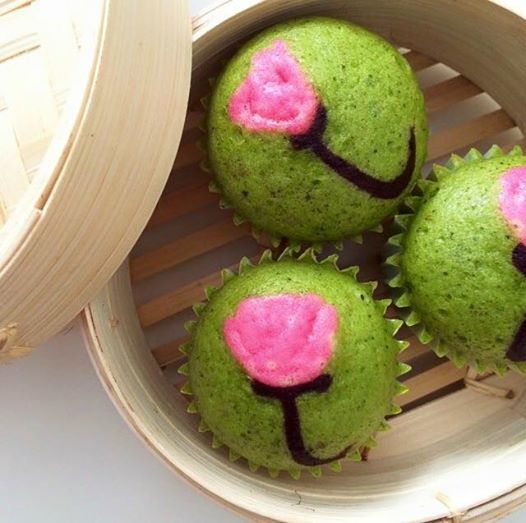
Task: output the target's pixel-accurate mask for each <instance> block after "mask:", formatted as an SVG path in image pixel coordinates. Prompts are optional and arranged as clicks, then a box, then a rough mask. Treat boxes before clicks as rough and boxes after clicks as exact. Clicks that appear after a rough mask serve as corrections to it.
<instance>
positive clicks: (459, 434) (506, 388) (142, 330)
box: [83, 0, 526, 523]
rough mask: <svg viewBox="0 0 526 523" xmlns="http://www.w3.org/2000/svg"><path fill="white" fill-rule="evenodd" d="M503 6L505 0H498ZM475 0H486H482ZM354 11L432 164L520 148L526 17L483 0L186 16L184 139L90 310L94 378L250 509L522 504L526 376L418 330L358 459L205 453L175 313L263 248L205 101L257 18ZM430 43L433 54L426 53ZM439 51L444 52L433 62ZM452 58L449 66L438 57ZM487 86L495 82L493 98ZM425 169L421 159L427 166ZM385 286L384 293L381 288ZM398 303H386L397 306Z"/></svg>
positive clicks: (374, 517)
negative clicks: (397, 407) (216, 174)
mask: <svg viewBox="0 0 526 523" xmlns="http://www.w3.org/2000/svg"><path fill="white" fill-rule="evenodd" d="M500 3H504V2H503V1H502V0H501V2H500ZM482 4H483V7H481V6H482ZM312 12H316V13H324V14H330V15H336V16H343V17H348V18H350V19H352V20H355V21H357V22H358V23H361V24H363V25H365V26H368V27H371V28H372V29H373V30H376V31H378V32H381V33H383V34H384V35H386V36H388V37H389V38H391V39H392V40H393V41H395V42H396V43H398V44H400V45H404V46H407V47H411V48H413V49H418V51H416V50H413V51H409V52H407V51H403V52H406V57H407V59H408V61H409V62H410V64H411V66H412V67H413V69H414V70H415V71H416V72H417V76H418V78H419V80H420V82H421V84H422V87H423V90H424V93H425V99H426V105H427V110H428V112H429V114H430V122H431V137H430V143H429V160H430V162H434V161H442V160H443V159H444V158H445V157H446V156H448V155H449V154H450V153H452V152H457V153H459V154H462V153H465V152H467V150H468V149H469V148H470V147H472V146H477V147H480V148H481V149H485V148H487V147H489V146H490V145H491V144H492V143H499V144H501V145H502V146H503V147H504V148H506V149H509V148H511V147H513V146H514V145H516V144H521V145H524V144H525V139H524V136H523V133H522V131H521V128H522V129H524V123H526V106H525V105H524V103H523V100H522V99H521V96H522V95H521V93H520V92H519V91H521V88H520V86H521V84H523V82H524V81H525V80H526V55H525V54H524V53H522V52H520V50H519V48H520V44H519V42H523V41H526V21H524V20H523V19H522V18H520V17H518V16H516V15H514V14H512V13H510V12H509V11H505V10H503V9H501V8H498V7H496V6H495V5H494V3H492V2H489V1H483V2H481V1H480V0H464V1H463V2H458V1H454V0H444V1H441V2H436V1H434V0H401V1H399V2H391V1H389V0H355V1H353V2H348V1H343V0H341V1H338V0H330V1H328V0H323V1H322V0H318V1H316V0H307V1H305V0H301V1H300V0H293V1H290V2H280V1H278V0H266V1H265V0H251V1H249V2H236V1H227V2H224V3H223V4H221V5H219V6H217V7H215V8H214V9H212V10H210V11H208V12H207V13H205V14H203V15H202V16H201V17H199V18H197V19H196V20H195V21H194V75H193V82H192V90H191V102H190V106H189V111H188V114H187V121H186V127H185V133H184V136H183V141H182V146H181V148H180V151H179V154H178V156H177V159H176V162H175V165H174V169H173V173H172V177H171V179H170V181H169V183H168V186H167V188H166V190H165V193H164V195H163V197H162V198H161V200H160V201H159V204H158V206H157V208H156V210H155V212H154V214H153V216H152V218H151V220H150V222H149V224H148V227H147V229H146V230H145V232H144V233H143V235H142V237H141V239H140V240H139V242H138V243H137V244H136V246H135V249H134V251H133V252H132V255H131V257H130V261H129V264H125V265H124V266H122V267H121V269H120V270H119V272H118V273H117V274H116V276H115V277H114V278H113V279H112V280H111V282H110V283H109V284H108V285H107V286H106V288H105V289H104V290H103V292H102V293H101V294H100V295H99V296H98V297H97V299H96V300H94V301H93V302H92V303H91V304H90V306H89V307H88V308H87V309H86V310H85V312H84V315H83V322H84V327H85V336H86V341H87V344H88V346H89V349H90V354H91V355H92V358H93V360H94V363H95V365H96V368H97V370H98V372H99V374H100V377H101V380H102V382H103V383H104V385H105V386H106V388H107V389H108V391H109V393H110V395H111V397H112V398H113V399H114V401H115V403H116V404H117V406H118V407H119V408H120V410H121V411H122V413H123V415H124V417H125V418H126V420H127V421H128V422H129V423H130V425H131V426H132V427H133V428H134V430H136V431H137V432H138V433H139V435H140V436H141V438H142V439H143V440H144V441H145V443H146V444H147V445H148V446H149V447H150V448H152V449H153V450H154V451H155V452H156V453H157V454H158V455H159V456H160V457H161V458H162V459H163V460H164V461H165V462H166V463H168V464H169V465H170V466H171V467H172V468H174V469H175V470H176V471H177V472H178V473H180V474H182V475H183V476H184V477H185V478H186V479H188V480H189V481H190V482H191V483H192V484H194V485H196V486H197V487H198V488H200V489H202V490H203V491H205V492H207V493H208V494H210V495H212V496H214V497H215V498H217V499H219V500H221V501H222V502H224V503H225V504H227V505H228V506H229V507H231V508H233V509H234V510H237V511H239V512H240V513H242V514H243V515H246V516H249V517H251V518H255V519H256V520H257V521H286V522H295V523H299V522H301V523H305V522H308V523H311V522H312V523H314V522H316V523H318V522H319V523H322V522H323V523H327V522H338V523H343V522H346V521H374V522H384V521H385V522H393V521H400V522H409V521H455V522H456V521H489V520H492V519H493V518H496V517H498V516H499V515H502V514H505V513H506V512H507V511H509V510H512V509H513V508H515V507H516V506H518V505H519V504H521V503H523V502H524V501H525V500H526V419H525V418H526V380H525V379H524V378H523V377H520V376H517V375H515V374H513V373H509V374H508V375H506V376H505V377H504V378H497V377H495V376H491V375H485V376H477V375H476V374H475V373H474V372H473V371H472V370H470V369H457V368H455V367H454V366H453V365H452V364H451V363H449V362H448V361H447V360H443V359H439V358H437V357H436V356H435V355H434V354H433V353H431V352H430V351H429V350H427V349H426V348H425V347H423V346H422V345H421V344H419V343H418V341H417V340H416V339H415V338H414V337H412V336H411V333H410V332H409V331H408V330H405V331H403V333H402V335H403V336H404V337H406V339H409V341H410V342H411V346H410V348H409V349H408V350H407V351H405V352H404V353H402V359H403V360H404V361H407V362H409V363H410V364H411V365H412V366H413V370H412V372H411V373H410V374H408V375H407V376H405V382H406V385H408V386H409V387H410V391H409V393H408V394H406V395H404V396H402V397H401V398H400V404H401V405H402V406H403V407H404V413H403V414H402V415H400V416H397V417H396V418H394V419H393V420H392V425H393V428H392V430H391V431H389V432H387V433H384V434H382V435H381V437H380V441H379V447H378V448H376V449H373V450H372V451H371V453H370V455H369V461H368V462H367V463H358V464H356V463H348V464H345V466H344V470H343V472H342V473H340V474H334V473H331V472H327V473H326V474H325V473H324V476H323V478H322V479H315V478H310V477H305V476H302V479H301V480H300V481H295V480H292V479H290V478H288V477H285V475H283V474H282V475H281V476H280V477H279V478H278V479H270V478H269V477H268V476H266V474H265V473H258V474H254V473H252V472H250V471H249V470H248V467H247V466H246V464H245V463H244V462H243V461H242V460H240V461H239V462H236V463H231V462H230V461H229V460H228V455H227V453H226V452H222V451H218V450H213V449H212V448H211V446H210V438H209V435H207V434H200V433H199V432H198V431H197V424H198V420H197V419H196V417H193V416H190V415H189V414H187V413H186V406H187V400H186V399H185V397H184V396H183V395H181V394H180V393H179V391H178V390H177V389H178V388H180V386H181V385H182V381H181V379H180V377H179V376H178V375H177V373H176V372H175V371H176V369H177V368H178V366H179V365H180V364H181V363H182V362H183V361H184V357H183V356H182V355H181V354H180V353H179V351H178V346H179V345H180V344H181V343H182V342H184V341H185V339H186V337H185V334H184V330H183V323H184V321H186V320H188V319H189V318H191V317H192V313H191V311H190V306H191V305H192V304H193V303H194V302H196V301H199V300H202V299H203V296H204V288H205V287H206V286H208V285H214V284H217V283H218V282H219V272H218V271H219V269H220V268H222V267H225V266H230V265H235V263H236V262H237V261H238V260H239V258H240V257H241V256H242V255H247V256H249V257H254V256H257V255H258V253H259V252H261V249H262V248H263V247H262V246H261V245H258V244H257V243H256V242H255V241H254V240H253V239H252V238H251V237H250V235H249V229H248V227H236V226H234V225H233V224H232V221H231V217H230V215H229V214H228V213H225V211H219V210H218V208H217V198H216V197H215V196H214V195H211V194H210V193H209V192H208V190H207V181H208V178H207V176H206V175H204V174H203V173H202V172H200V170H199V168H198V165H197V164H198V162H199V160H200V159H201V158H202V153H201V152H200V150H199V149H198V148H197V147H196V146H195V143H196V140H197V138H198V136H199V131H197V125H198V122H199V120H200V118H201V117H202V110H201V108H200V104H199V99H200V97H201V96H202V95H204V94H205V93H206V92H207V91H208V89H209V84H208V82H207V81H206V80H207V78H208V77H210V76H214V75H215V74H217V71H218V68H219V64H220V63H221V59H222V58H223V57H224V56H228V55H229V54H231V53H232V50H233V48H234V46H235V45H236V42H237V41H238V40H239V39H240V38H245V37H246V36H248V35H249V34H250V33H251V32H253V31H254V30H257V29H258V28H260V27H262V26H265V25H268V24H270V23H272V22H274V21H276V20H278V19H282V18H283V17H284V16H289V15H298V14H306V13H312ZM432 51H434V52H432ZM441 62H442V63H441ZM443 63H446V64H448V65H453V66H454V68H455V69H456V70H457V71H460V72H461V73H462V74H458V73H457V72H456V71H455V69H451V68H449V67H446V66H444V65H443ZM486 93H490V94H491V96H489V95H488V94H486ZM427 168H429V165H428V166H427ZM366 239H367V242H366V244H367V245H366V246H358V245H356V244H353V243H351V242H347V243H346V245H345V249H344V252H343V255H342V257H343V260H344V263H345V264H347V263H353V264H354V263H359V264H360V265H361V266H362V271H361V278H362V279H363V280H368V279H371V278H377V277H379V276H380V274H379V260H378V255H377V253H378V251H379V248H380V246H381V245H382V242H383V241H384V240H385V237H382V236H381V235H379V234H375V233H370V234H367V237H366ZM378 292H379V297H380V296H381V295H382V293H386V292H387V291H386V289H385V288H383V287H382V286H380V287H379V290H378ZM393 312H394V311H393Z"/></svg>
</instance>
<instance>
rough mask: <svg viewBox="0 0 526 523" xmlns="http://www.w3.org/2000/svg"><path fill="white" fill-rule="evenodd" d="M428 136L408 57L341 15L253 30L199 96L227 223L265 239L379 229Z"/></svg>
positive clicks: (404, 189) (410, 182)
mask: <svg viewBox="0 0 526 523" xmlns="http://www.w3.org/2000/svg"><path fill="white" fill-rule="evenodd" d="M427 136H428V131H427V120H426V113H425V108H424V99H423V96H422V93H421V91H420V89H419V87H418V84H417V81H416V79H415V76H414V74H413V72H412V70H411V68H410V67H409V64H408V63H407V61H406V60H405V59H404V58H403V57H402V56H401V55H400V54H399V53H398V51H397V50H396V49H395V48H394V47H392V46H391V45H390V44H389V43H388V42H386V41H385V40H383V39H382V38H380V37H379V36H377V35H375V34H373V33H370V32H369V31H366V30H365V29H362V28H361V27H358V26H356V25H353V24H351V23H349V22H346V21H343V20H335V19H330V18H305V19H299V20H293V21H289V22H285V23H281V24H279V25H276V26H274V27H271V28H269V29H267V30H266V31H264V32H262V33H261V34H259V35H257V36H256V37H255V38H254V39H252V40H251V41H250V42H249V43H247V44H246V45H244V46H243V47H242V49H241V50H240V51H239V52H238V53H237V54H236V55H235V56H234V58H232V59H231V60H230V62H229V63H228V65H227V66H226V68H225V70H224V71H223V73H222V74H221V76H220V77H219V78H218V80H217V84H216V85H215V89H214V91H213V94H212V97H211V100H210V102H209V113H208V155H209V164H210V167H211V170H212V172H213V174H214V190H217V191H218V192H220V193H221V194H222V199H223V203H224V204H226V205H227V206H231V207H233V208H234V210H235V213H236V221H243V220H245V221H249V222H250V223H251V224H252V226H253V228H254V230H255V231H256V232H261V231H264V232H266V233H269V234H270V235H271V236H272V237H274V238H282V237H286V238H289V239H292V240H295V241H306V242H321V241H339V240H341V239H343V238H345V237H353V236H358V235H359V234H360V233H361V232H363V231H364V230H367V229H372V228H374V227H376V226H378V225H379V224H380V223H381V222H382V221H383V220H384V219H385V218H387V217H389V216H391V215H392V214H393V213H394V212H395V211H396V209H397V207H398V205H399V204H400V202H401V200H402V199H403V198H404V196H405V195H407V193H408V192H410V191H411V189H412V187H413V186H414V184H415V182H416V181H417V179H418V178H419V176H420V168H421V166H422V164H423V162H424V160H425V156H426V142H427Z"/></svg>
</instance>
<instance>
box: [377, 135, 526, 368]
mask: <svg viewBox="0 0 526 523" xmlns="http://www.w3.org/2000/svg"><path fill="white" fill-rule="evenodd" d="M522 155H523V151H522V148H521V147H520V146H515V147H514V148H513V149H512V150H511V151H510V152H509V153H505V152H504V151H503V149H502V148H501V147H499V146H498V145H494V146H492V147H491V148H490V149H489V150H488V151H487V152H486V154H482V153H481V152H480V151H479V150H477V149H475V148H473V149H471V150H470V151H469V152H468V153H467V154H466V155H465V156H464V157H461V156H458V155H456V154H453V155H451V157H450V158H449V160H448V162H447V163H446V165H439V164H435V165H434V166H433V170H432V171H431V173H430V175H429V177H428V178H427V179H422V180H421V181H420V182H419V183H418V184H417V186H416V187H415V190H414V191H413V193H412V194H411V195H410V196H408V197H407V198H406V199H405V200H404V203H403V205H402V207H403V209H404V210H405V212H403V213H401V214H398V215H396V216H395V218H394V234H393V235H392V236H391V237H390V238H389V239H388V240H387V243H386V246H385V262H384V264H383V267H384V273H385V276H386V278H385V281H386V283H387V285H388V286H389V287H390V288H391V289H392V294H393V302H394V304H395V306H396V307H397V308H398V309H399V311H400V315H401V317H402V319H403V321H404V322H405V324H406V325H407V326H408V327H410V328H411V329H412V330H413V332H414V333H415V335H416V336H417V338H418V340H419V341H420V342H421V343H423V344H424V345H429V346H430V348H431V349H432V350H433V351H434V352H435V353H436V354H437V356H439V357H444V356H446V357H447V358H449V359H450V360H451V361H452V362H453V364H454V365H455V366H456V367H458V368H461V367H463V366H464V365H466V364H469V365H470V366H472V367H473V368H474V369H475V370H476V371H477V373H479V374H482V373H484V372H488V371H491V372H494V373H496V374H498V375H499V376H502V375H503V374H504V373H505V372H506V371H507V370H508V368H510V369H514V370H517V371H519V372H521V373H524V372H525V371H526V364H516V363H513V362H511V361H509V362H508V363H498V364H495V363H492V362H486V361H482V360H473V361H468V359H467V358H466V356H465V355H463V354H460V353H459V352H458V351H456V350H454V349H451V348H450V347H447V346H446V344H445V343H444V342H443V341H442V340H441V339H440V338H439V337H437V336H434V335H433V334H432V333H431V332H429V330H428V329H427V328H426V326H425V324H424V322H423V321H422V319H421V317H420V315H419V313H418V311H416V310H415V309H413V307H412V301H411V291H410V289H409V288H408V287H407V282H406V281H405V278H404V274H403V271H402V268H401V265H400V262H401V259H402V257H403V254H404V238H405V235H406V233H407V231H408V230H409V228H410V227H411V224H412V222H413V219H414V217H415V216H416V214H417V213H418V211H419V209H420V207H421V205H422V203H423V202H424V200H425V199H426V198H429V197H431V196H432V195H433V194H434V192H436V191H437V190H438V184H439V183H440V181H441V180H443V179H444V178H445V177H447V176H450V175H451V174H453V173H454V172H455V171H457V170H458V169H459V168H461V167H463V166H465V165H467V164H474V163H479V162H482V161H485V160H491V159H495V158H501V157H506V156H511V157H513V156H522Z"/></svg>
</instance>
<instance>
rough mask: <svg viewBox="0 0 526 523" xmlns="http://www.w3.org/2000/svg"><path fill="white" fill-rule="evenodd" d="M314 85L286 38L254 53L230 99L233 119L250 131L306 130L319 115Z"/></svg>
mask: <svg viewBox="0 0 526 523" xmlns="http://www.w3.org/2000/svg"><path fill="white" fill-rule="evenodd" d="M317 108H318V99H317V96H316V92H315V91H314V88H313V86H312V85H311V83H310V82H309V81H308V79H307V77H306V76H305V74H304V73H303V71H302V70H301V67H300V64H299V63H298V62H297V60H296V59H295V58H294V56H293V55H292V54H291V53H290V52H289V50H288V47H287V44H286V43H285V42H284V41H283V40H276V41H275V42H274V43H273V44H272V45H271V46H270V47H268V48H266V49H263V50H262V51H259V52H258V53H256V54H255V55H254V56H253V57H252V67H251V69H250V72H249V74H248V76H247V78H246V79H245V81H244V82H243V83H242V84H241V85H240V86H239V87H238V88H237V90H236V91H235V93H234V94H233V96H232V97H231V99H230V105H229V115H230V118H231V120H232V121H233V122H235V123H237V124H239V125H241V126H243V127H245V128H246V129H248V130H250V131H256V132H257V131H269V132H282V133H287V134H303V133H306V132H307V131H308V130H309V128H310V127H311V125H312V123H313V121H314V118H315V116H316V110H317Z"/></svg>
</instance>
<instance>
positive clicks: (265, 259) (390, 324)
mask: <svg viewBox="0 0 526 523" xmlns="http://www.w3.org/2000/svg"><path fill="white" fill-rule="evenodd" d="M297 254H298V249H297V248H293V247H287V248H286V249H285V250H284V251H283V252H282V253H281V255H280V256H279V257H278V259H277V260H274V258H273V253H272V251H271V250H266V251H265V252H264V253H263V254H262V256H261V258H260V260H259V261H258V262H257V264H256V265H254V264H252V262H251V261H250V260H249V259H248V258H246V257H244V258H242V259H241V261H240V263H239V269H238V272H237V274H236V273H235V272H233V271H231V270H229V269H223V271H221V280H222V283H221V285H220V286H219V287H212V286H210V287H207V288H206V289H205V295H206V301H204V302H200V303H196V304H195V305H194V306H193V311H194V313H195V315H196V316H197V318H199V316H200V315H201V313H202V312H203V310H204V309H205V308H206V306H207V304H208V302H209V301H210V299H211V298H212V297H213V295H214V294H215V293H216V292H217V291H218V290H219V289H220V288H222V287H223V285H224V284H225V283H227V282H228V281H230V280H231V279H233V278H236V277H237V276H238V275H241V274H244V273H245V272H247V271H250V270H251V269H253V268H254V267H256V266H257V265H262V264H267V263H276V262H278V261H281V260H284V259H287V258H293V259H297V260H298V261H299V262H304V263H316V264H330V265H332V266H333V267H334V268H335V269H336V270H338V271H339V272H341V273H342V274H347V275H349V277H350V278H353V279H354V280H355V281H357V279H356V276H357V274H358V272H359V267H355V266H351V267H347V268H345V269H340V268H339V267H338V255H337V254H333V255H331V256H327V257H326V258H324V259H323V260H318V259H317V257H316V250H315V249H314V248H309V249H307V250H305V251H304V252H303V253H302V254H301V255H299V256H297ZM361 285H363V286H364V287H365V288H366V292H368V293H369V295H370V296H371V298H373V293H374V291H375V289H376V287H377V286H378V282H376V281H372V282H366V283H361ZM373 299H374V298H373ZM375 302H376V303H377V304H379V306H380V307H381V308H382V313H383V314H384V316H385V313H386V311H387V308H388V307H389V306H390V305H391V303H392V300H390V299H384V300H375ZM385 321H386V325H387V328H388V329H389V332H390V334H391V335H392V336H393V337H394V336H395V335H396V333H397V332H398V331H399V330H400V328H401V327H402V325H403V321H402V320H398V319H391V318H385ZM197 323H198V320H191V321H188V322H186V323H185V329H186V330H187V332H188V333H189V334H190V336H193V335H194V334H195V331H196V328H197ZM396 343H397V344H398V347H399V352H402V351H403V350H404V349H406V348H407V347H408V346H409V344H408V343H407V342H405V341H400V340H396ZM191 350H192V340H190V341H189V342H187V343H184V344H182V345H181V346H180V351H181V352H182V353H183V354H185V355H187V356H188V355H189V354H190V352H191ZM410 370H411V367H410V366H409V365H407V364H406V363H402V362H399V363H398V372H397V376H398V377H399V376H401V375H403V374H406V373H407V372H409V371H410ZM178 372H179V373H180V374H182V375H184V376H187V375H188V372H189V364H188V362H186V363H184V364H183V365H182V366H181V367H179V370H178ZM407 390H408V389H407V387H406V386H405V385H404V384H403V383H400V382H399V381H398V380H397V381H396V385H395V394H394V396H393V399H394V398H395V397H396V396H399V395H401V394H404V393H405V392H407ZM180 391H181V392H182V393H183V394H187V395H189V396H192V395H193V393H192V388H191V385H190V382H189V381H187V382H186V383H185V384H184V385H183V386H182V388H181V389H180ZM401 410H402V409H401V408H400V407H399V406H398V405H395V404H394V403H393V404H392V405H391V408H390V409H389V411H388V412H386V413H385V416H389V415H394V414H399V413H400V412H401ZM187 411H188V412H189V413H191V414H199V407H198V404H197V402H196V401H195V400H192V401H191V402H190V404H189V405H188V408H187ZM388 429H389V423H388V422H387V421H386V419H385V417H384V419H383V420H382V421H381V422H380V424H379V425H378V428H377V429H376V432H382V431H386V430H388ZM198 430H199V432H212V431H211V429H210V427H208V425H207V424H206V422H205V421H204V420H203V419H201V420H200V422H199V429H198ZM211 444H212V448H220V447H222V446H224V443H223V442H222V441H221V440H220V439H219V438H218V437H217V436H215V435H214V434H212V442H211ZM376 445H377V443H376V440H375V438H374V436H372V437H369V438H368V439H367V440H365V441H363V442H361V443H360V444H359V445H357V446H356V449H355V450H354V451H353V452H351V453H350V454H348V455H347V456H346V458H344V459H346V460H349V461H362V454H361V452H360V450H361V449H365V448H367V449H369V448H374V447H376ZM228 451H229V459H230V460H231V461H237V460H238V459H239V458H240V457H241V456H240V455H239V454H238V453H237V452H235V451H234V450H232V449H230V448H229V449H228ZM342 461H343V460H338V461H334V462H333V463H330V464H328V465H324V466H326V467H330V469H331V470H333V471H334V472H340V471H341V469H342ZM247 462H248V467H249V468H250V470H251V471H253V472H255V471H257V470H258V469H259V468H265V469H266V470H267V471H268V474H269V475H270V476H271V477H273V478H275V477H277V476H278V475H279V473H280V472H281V470H277V469H269V468H267V467H264V466H262V465H259V464H257V463H253V462H251V461H249V460H247ZM302 471H308V472H310V474H312V476H314V477H320V476H321V475H322V466H315V467H310V468H305V467H302V468H300V467H297V468H296V467H293V468H290V469H289V470H288V471H287V472H288V473H289V474H290V476H291V477H292V478H294V479H299V478H300V476H301V472H302Z"/></svg>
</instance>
